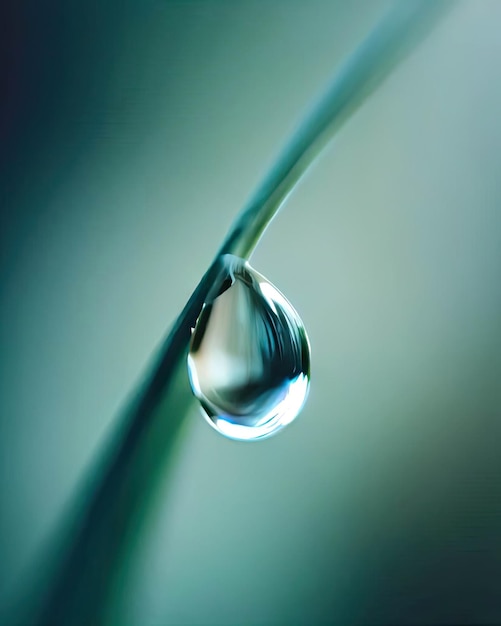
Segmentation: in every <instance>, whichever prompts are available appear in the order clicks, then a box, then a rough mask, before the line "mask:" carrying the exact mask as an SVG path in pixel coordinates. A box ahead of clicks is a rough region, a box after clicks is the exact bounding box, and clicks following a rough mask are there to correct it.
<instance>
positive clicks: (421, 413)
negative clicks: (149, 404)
mask: <svg viewBox="0 0 501 626" xmlns="http://www.w3.org/2000/svg"><path fill="white" fill-rule="evenodd" d="M387 6H389V4H388V3H387V2H378V1H376V0H374V1H371V2H360V1H356V2H351V3H347V2H320V1H317V0H314V1H313V2H308V3H307V2H286V1H285V0H283V1H277V0H273V1H272V2H269V3H266V2H263V1H255V2H254V1H246V2H226V1H213V0H206V1H204V2H201V1H200V2H160V1H155V2H153V1H150V0H148V1H146V2H143V3H137V4H136V3H133V2H124V3H121V4H120V5H118V4H112V3H108V4H105V3H97V2H88V3H86V4H83V3H77V2H63V1H62V0H61V1H55V0H54V1H53V2H47V3H35V2H21V3H12V4H8V3H7V4H5V5H4V7H3V9H2V11H3V12H4V13H5V16H6V18H7V19H5V20H2V23H3V28H4V30H5V33H4V36H3V37H2V40H3V41H4V43H5V46H4V47H5V51H6V54H5V56H4V58H5V68H6V69H7V72H6V76H7V83H6V84H7V89H6V90H5V97H4V98H3V108H2V110H3V113H2V133H3V135H4V140H3V141H2V145H1V156H2V170H1V171H2V190H1V204H2V228H1V234H0V237H1V248H0V249H1V255H2V257H1V258H2V266H1V284H0V288H1V303H0V318H1V325H0V342H1V343H0V345H1V351H0V368H1V376H0V496H1V507H0V510H1V513H0V554H1V555H2V558H1V562H0V596H1V602H0V604H1V605H2V606H7V605H8V604H9V603H10V602H11V600H12V598H13V597H18V598H19V594H20V590H22V589H23V588H24V587H23V585H24V584H25V581H26V580H27V579H30V578H31V577H32V576H33V570H34V569H37V574H38V575H39V576H41V577H43V574H44V572H43V554H44V546H46V545H48V542H49V543H50V542H51V541H52V539H53V537H54V533H57V529H58V528H59V521H60V519H61V516H62V515H63V514H64V512H65V511H66V510H67V508H68V506H69V504H70V502H71V501H72V499H73V497H74V494H75V491H76V490H78V489H80V488H81V479H82V476H84V475H86V472H88V471H89V469H90V468H92V467H93V464H94V463H95V461H96V459H97V458H99V453H100V450H101V449H102V446H103V443H104V441H105V440H106V438H107V437H109V436H110V435H111V434H112V433H113V432H114V429H115V428H116V426H117V418H116V416H117V412H118V410H119V408H120V407H122V406H123V405H124V403H125V402H126V399H127V397H128V394H130V392H131V390H132V389H133V388H134V387H135V385H136V383H137V381H138V379H139V377H140V374H141V372H142V371H143V370H144V367H145V366H146V364H147V362H148V360H149V358H150V355H151V353H152V351H153V350H154V349H155V348H156V346H157V345H158V342H159V341H160V339H161V338H162V337H163V336H164V335H165V333H166V330H167V328H168V327H169V325H170V324H171V323H172V322H173V320H174V319H175V317H176V315H177V313H178V312H179V311H180V309H181V308H182V306H183V305H184V303H185V302H186V300H187V299H188V297H189V295H190V293H191V291H192V290H193V288H194V287H195V285H196V284H197V282H198V280H199V278H200V277H201V275H202V274H203V272H204V270H205V269H206V267H207V265H208V263H209V261H210V260H211V258H212V256H213V254H214V252H215V251H216V249H217V247H218V246H219V244H220V242H221V240H222V237H223V235H224V233H225V232H226V229H227V228H228V227H229V224H230V222H231V220H232V219H233V217H234V216H235V214H236V212H237V211H238V210H239V209H240V207H241V206H242V205H243V204H244V202H245V200H246V199H247V197H248V195H249V193H250V192H251V190H252V189H253V188H254V187H255V185H256V184H257V183H258V181H259V179H260V177H261V176H262V175H263V174H264V173H265V172H266V170H267V169H268V167H269V166H270V165H271V164H272V163H273V159H274V157H275V155H276V154H277V152H278V151H279V150H280V148H281V146H282V144H283V142H284V141H285V140H286V139H287V137H288V136H289V134H290V133H291V132H292V131H293V130H294V128H295V125H296V123H297V122H298V121H299V119H300V117H301V115H302V114H303V113H304V112H305V111H307V110H308V107H309V104H310V103H311V102H312V100H314V99H315V97H316V95H317V94H318V93H319V92H321V91H322V89H323V88H324V86H325V84H326V83H327V82H328V80H329V79H330V77H331V75H332V73H333V71H334V70H335V68H336V66H337V65H338V64H339V63H340V61H341V60H342V59H343V58H344V57H345V55H346V54H347V53H349V52H350V51H351V50H352V49H353V48H354V47H355V45H356V44H357V43H358V42H359V41H360V40H361V39H362V38H363V36H364V34H365V33H366V32H367V30H368V29H369V28H370V27H371V26H372V25H373V24H374V23H375V21H376V20H377V18H378V17H379V16H380V15H381V14H382V12H383V11H384V9H385V8H386V7H387ZM500 19H501V5H500V4H499V3H498V2H496V1H495V0H484V1H482V2H474V1H473V0H470V1H467V2H463V3H460V4H459V5H458V6H457V7H456V8H455V10H454V11H453V12H451V14H450V15H449V16H448V17H447V18H445V20H444V21H443V22H442V23H441V24H440V25H439V26H438V27H437V28H436V29H435V31H434V32H433V33H432V34H431V35H430V36H429V37H428V39H427V40H426V41H425V43H424V44H423V45H422V46H421V47H420V48H419V49H418V50H417V51H416V52H415V53H414V54H413V55H412V56H411V57H410V58H409V59H408V60H407V61H406V62H405V63H404V64H402V65H401V66H400V67H399V68H398V69H397V71H396V72H395V73H394V75H392V76H391V77H390V79H389V80H388V81H387V82H386V83H385V84H384V85H383V87H382V88H381V89H380V90H379V91H378V92H377V93H376V94H375V95H374V96H373V97H372V98H371V99H370V100H369V101H368V102H367V103H366V104H365V105H364V106H363V108H362V109H361V110H360V111H359V112H358V113H356V115H355V116H354V117H353V118H352V119H351V120H350V122H349V123H348V124H347V125H346V126H345V127H344V128H343V129H342V130H341V132H340V133H339V135H338V136H337V137H336V139H335V141H334V142H333V143H332V144H331V145H330V146H329V147H328V149H327V150H326V152H325V153H324V155H323V156H322V158H321V159H320V161H319V162H318V163H317V164H316V165H315V167H314V168H313V169H312V170H311V171H310V172H309V173H308V175H307V177H306V179H305V180H304V182H302V183H301V185H300V186H299V188H298V189H297V190H296V192H295V193H294V194H293V195H292V196H291V197H290V199H289V201H288V203H287V206H286V207H285V208H284V210H283V211H282V213H281V214H280V215H279V216H278V217H277V218H276V220H275V221H274V222H273V223H272V225H271V226H270V228H269V231H268V232H267V234H266V235H265V238H264V239H263V241H262V243H261V244H260V246H259V249H258V250H257V252H256V253H255V255H254V257H253V264H254V265H255V267H256V269H257V270H258V271H260V272H262V273H264V274H265V275H266V276H267V277H268V278H269V279H270V280H271V281H272V282H274V283H275V284H276V285H277V287H278V288H279V289H280V290H281V291H283V292H284V293H285V294H286V296H287V297H288V298H289V299H290V300H291V302H292V303H293V304H294V306H295V307H296V308H297V310H298V311H299V313H300V314H301V316H302V318H303V320H304V322H305V324H306V327H307V329H308V331H309V335H310V340H311V344H312V359H313V360H312V386H311V393H310V398H309V401H308V404H307V406H306V407H305V409H304V412H303V414H302V415H301V417H300V418H299V419H298V420H297V422H295V423H294V424H293V425H292V426H291V427H290V428H288V429H287V430H286V431H284V432H283V433H282V434H280V435H279V436H277V437H276V438H272V439H270V440H267V441H264V442H261V443H258V444H254V445H252V444H250V445H249V444H239V443H236V442H230V441H227V440H225V439H223V438H222V437H219V436H218V435H217V434H216V433H215V432H213V431H212V430H211V429H210V428H209V427H208V426H207V425H206V424H205V423H204V422H203V420H202V419H201V418H200V417H199V416H198V415H197V411H196V408H194V410H193V414H192V415H191V416H190V423H189V428H188V429H187V432H186V434H185V437H184V440H183V442H182V445H181V447H180V450H179V458H178V461H177V464H176V466H175V469H174V470H172V471H171V474H170V476H169V477H167V476H166V477H165V480H164V482H163V483H162V486H161V487H160V493H159V494H158V496H159V497H158V502H159V505H158V507H157V509H156V510H155V511H154V514H153V515H152V516H151V519H150V523H149V525H148V526H147V527H146V529H143V530H144V532H143V534H141V536H140V537H138V545H139V549H138V550H136V551H135V554H134V558H131V559H130V560H129V561H128V566H127V567H126V568H124V569H123V571H121V572H120V576H119V582H118V583H117V585H118V593H117V602H116V603H115V607H114V609H113V612H112V614H111V615H110V617H109V623H116V624H159V623H172V624H194V623H202V624H206V623H207V624H208V623H210V624H249V623H252V624H255V623H274V624H276V623H280V624H292V623H305V624H306V623H308V624H309V623H319V622H322V621H323V622H338V623H342V624H345V623H353V622H356V623H363V624H369V623H375V622H383V623H394V624H403V623H405V624H432V623H434V624H437V623H499V621H501V606H500V602H499V589H500V583H501V531H500V527H501V504H500V502H501V498H500V496H501V461H500V454H499V441H500V435H501V432H500V431H501V427H500V418H501V414H500V413H501V411H500V405H501V384H500V374H501V280H500V264H501V212H500V208H499V206H500V200H501V183H500V181H501V178H500V176H499V162H498V158H499V150H500V147H501V126H500V124H499V111H501V80H500V79H501V65H500V63H499V61H500V58H501V39H500V38H499V27H498V25H499V21H500ZM138 533H139V529H138ZM96 558H99V555H97V557H96ZM40 568H41V569H40ZM21 598H22V602H23V603H25V604H26V603H28V604H29V602H30V597H28V596H24V597H23V595H22V592H21ZM18 601H19V600H18ZM6 619H7V618H5V619H4V620H3V621H4V623H6Z"/></svg>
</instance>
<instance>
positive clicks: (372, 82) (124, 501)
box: [35, 0, 450, 626]
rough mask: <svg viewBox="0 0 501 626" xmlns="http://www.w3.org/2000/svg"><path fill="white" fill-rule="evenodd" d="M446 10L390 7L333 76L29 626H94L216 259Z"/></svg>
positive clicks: (172, 343) (173, 415) (167, 419)
mask: <svg viewBox="0 0 501 626" xmlns="http://www.w3.org/2000/svg"><path fill="white" fill-rule="evenodd" d="M449 4H450V3H449V2H447V1H446V0H444V1H439V0H434V1H431V0H420V1H416V0H406V1H405V2H400V3H398V4H397V5H396V8H395V9H394V10H393V11H391V12H390V13H389V14H388V15H387V16H386V17H385V18H384V19H383V20H382V22H381V23H380V24H379V25H377V26H376V27H375V29H374V30H373V31H372V33H370V34H369V36H368V37H367V38H366V40H365V41H364V42H363V43H362V44H361V45H360V47H359V48H358V49H357V50H356V51H355V53H354V54H353V55H352V56H351V57H350V58H349V59H348V61H347V62H346V63H345V64H344V65H343V66H342V67H341V68H340V70H339V71H338V73H337V74H336V76H335V78H334V80H333V82H332V84H331V86H330V88H329V89H328V90H327V92H326V94H325V95H324V97H323V98H322V99H321V100H320V101H319V103H318V105H317V106H316V107H314V108H313V109H312V112H311V114H310V115H309V116H308V117H307V118H306V120H305V121H304V123H303V124H301V125H300V126H299V128H298V130H297V132H296V134H295V135H294V136H293V138H292V140H291V141H290V142H289V144H288V146H287V147H286V149H285V150H284V151H283V152H282V154H281V156H280V157H279V158H278V160H277V162H276V165H275V167H274V168H273V169H272V170H271V171H270V173H269V174H268V176H267V177H266V178H265V179H264V181H263V182H262V184H261V185H260V187H258V189H257V191H256V193H255V194H254V195H253V196H252V198H251V200H250V202H249V203H248V205H247V206H246V207H245V208H244V210H243V211H242V212H241V214H240V215H239V216H238V217H237V219H236V221H235V223H234V225H233V226H232V228H231V229H230V231H229V233H228V235H227V236H226V238H225V240H224V243H223V244H222V246H221V248H220V250H219V252H218V254H217V255H216V257H215V259H214V261H213V263H212V264H211V266H210V267H209V269H208V271H207V272H206V274H205V275H204V277H203V278H202V280H201V281H200V283H199V285H198V287H197V288H196V289H195V291H194V293H193V295H192V296H191V298H190V300H189V302H188V303H187V304H186V306H185V307H184V309H183V311H182V312H181V314H180V315H179V317H178V319H177V320H176V322H175V324H174V326H173V328H172V329H171V331H170V333H169V334H168V336H167V338H166V340H165V341H164V344H163V346H162V348H161V349H160V352H159V358H158V359H157V361H156V363H155V364H154V365H153V367H152V369H151V373H150V374H149V375H148V376H147V377H146V379H145V382H144V383H143V385H142V387H141V388H140V389H139V391H138V393H137V395H136V399H135V400H134V401H133V402H131V403H130V406H129V407H128V409H127V411H126V413H125V416H123V419H122V420H121V423H120V426H119V430H118V433H117V435H116V439H115V440H114V441H113V442H111V443H110V445H109V449H108V451H107V454H106V455H105V463H104V465H103V466H102V467H101V469H100V472H98V473H97V475H96V477H95V479H94V481H93V482H92V481H91V484H90V487H89V488H88V493H87V498H86V500H87V502H86V504H85V505H84V507H83V512H82V513H81V515H79V522H78V524H76V528H73V530H72V531H71V532H70V533H69V538H68V540H67V545H66V547H63V559H62V563H61V562H59V563H58V564H57V566H56V567H55V574H54V576H53V580H52V584H51V586H50V588H49V590H48V592H47V591H46V592H45V597H44V601H43V602H42V608H41V610H40V611H39V612H38V615H37V617H36V620H35V621H36V622H37V623H39V624H54V625H55V624H64V625H65V626H67V625H72V624H91V623H92V624H103V623H106V615H107V607H108V606H109V604H110V598H111V597H112V595H113V591H114V576H116V573H117V571H118V570H120V569H121V567H123V565H124V559H125V558H126V557H127V550H128V549H129V544H130V543H131V540H132V539H136V538H137V537H136V536H137V535H138V534H139V532H138V526H139V524H140V521H141V517H142V516H144V514H145V511H146V510H147V509H148V506H147V505H148V501H149V499H151V497H152V494H153V493H154V491H155V485H156V484H157V483H158V481H159V479H160V476H161V475H162V474H165V472H166V467H165V463H167V462H170V463H171V464H172V462H173V460H172V459H173V453H174V452H175V449H176V442H177V441H178V435H179V432H180V429H181V426H182V423H183V421H184V417H185V415H186V413H187V411H188V409H189V407H190V405H191V400H192V398H191V394H190V391H189V389H188V386H187V382H186V372H185V366H184V361H185V357H186V353H187V346H188V343H189V339H190V335H191V328H192V327H193V326H194V325H195V322H196V319H197V317H198V315H199V313H200V310H201V308H202V305H203V302H204V300H205V298H206V295H207V292H208V290H209V289H210V287H211V284H212V282H213V278H214V277H215V276H216V274H217V272H218V269H219V264H220V257H221V255H222V254H226V253H232V254H235V255H238V256H240V257H242V258H249V256H250V255H251V253H252V251H253V250H254V248H255V246H256V245H257V243H258V241H259V239H260V237H261V236H262V234H263V232H264V230H265V228H266V227H267V225H268V224H269V223H270V221H271V220H272V218H273V217H274V215H275V214H276V213H277V211H278V210H279V208H280V207H281V206H282V204H283V203H284V201H285V199H286V198H287V196H288V194H289V193H290V192H291V191H292V189H293V188H294V186H295V184H296V183H297V182H298V181H299V179H300V178H301V177H302V175H303V174H304V172H305V171H306V169H307V168H308V167H309V165H310V164H311V163H312V162H313V160H314V158H315V157H316V156H317V154H318V153H319V152H320V150H321V149H322V148H323V147H324V145H325V144H326V143H327V141H328V139H329V138H330V137H331V136H332V135H333V134H334V133H335V131H336V130H338V129H339V128H340V127H341V125H342V124H343V123H344V122H345V121H346V120H347V119H348V118H349V117H350V116H351V115H352V114H353V113H354V112H355V111H356V110H357V108H358V107H359V106H360V105H361V104H362V102H363V101H364V100H365V99H366V98H367V96H369V95H370V94H371V93H372V92H373V91H374V89H376V87H378V86H379V85H380V84H381V82H382V81H383V80H384V79H385V78H386V77H387V76H388V75H389V73H390V72H391V70H392V69H393V68H394V67H395V66H396V65H397V64H398V62H399V61H400V60H401V59H402V58H403V57H404V56H405V55H406V54H407V53H408V52H410V51H411V50H412V49H413V47H414V46H415V45H416V44H417V43H418V42H419V41H420V39H421V38H422V36H423V35H425V34H426V33H427V32H428V30H429V27H430V26H431V25H432V23H433V22H434V21H435V20H436V18H437V16H438V15H439V14H440V13H442V12H443V10H444V8H446V7H447V6H448V5H449Z"/></svg>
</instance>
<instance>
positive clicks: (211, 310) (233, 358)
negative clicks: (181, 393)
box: [188, 255, 310, 440]
mask: <svg viewBox="0 0 501 626" xmlns="http://www.w3.org/2000/svg"><path fill="white" fill-rule="evenodd" d="M188 372H189V377H190V382H191V386H192V389H193V392H194V394H195V396H196V397H197V398H198V399H199V401H200V403H201V406H202V412H203V414H204V416H205V417H206V419H207V420H208V422H209V423H210V424H211V425H212V426H213V427H214V428H216V430H218V431H219V432H220V433H221V434H223V435H225V436H227V437H230V438H232V439H242V440H253V439H260V438H263V437H269V436H270V435H272V434H274V433H276V432H277V431H278V430H280V429H281V428H283V427H284V426H286V425H287V424H289V423H290V422H291V421H292V420H293V419H294V418H295V417H296V416H297V415H298V413H299V411H300V410H301V408H302V406H303V404H304V402H305V400H306V396H307V393H308V386H309V374H310V349H309V344H308V338H307V336H306V331H305V329H304V326H303V323H302V321H301V319H300V317H299V315H298V314H297V313H296V311H295V310H294V308H293V307H292V305H291V304H290V303H289V302H288V301H287V300H286V299H285V297H284V296H283V295H282V294H281V293H280V292H279V291H278V290H277V289H276V288H275V287H274V286H273V285H272V284H271V283H270V282H269V281H268V280H266V278H264V276H262V275H261V274H259V273H258V272H256V271H255V270H254V269H253V268H251V267H250V265H249V264H248V263H246V262H245V261H243V260H242V259H240V258H238V257H235V256H232V255H226V256H225V257H223V269H222V271H221V273H220V275H219V277H218V278H217V279H216V282H215V284H214V287H213V288H212V290H211V291H210V293H209V295H208V297H207V301H206V302H205V304H204V306H203V309H202V311H201V313H200V316H199V318H198V320H197V323H196V326H195V329H194V331H193V335H192V339H191V344H190V352H189V356H188Z"/></svg>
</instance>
